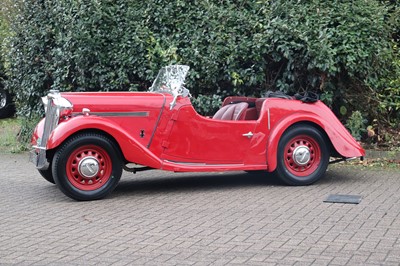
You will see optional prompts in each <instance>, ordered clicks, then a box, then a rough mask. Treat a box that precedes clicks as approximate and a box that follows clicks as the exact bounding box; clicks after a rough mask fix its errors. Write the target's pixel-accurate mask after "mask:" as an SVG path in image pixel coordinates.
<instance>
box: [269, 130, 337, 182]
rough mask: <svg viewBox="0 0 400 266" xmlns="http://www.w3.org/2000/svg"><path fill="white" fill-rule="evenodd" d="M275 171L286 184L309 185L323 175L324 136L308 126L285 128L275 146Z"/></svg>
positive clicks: (326, 156)
mask: <svg viewBox="0 0 400 266" xmlns="http://www.w3.org/2000/svg"><path fill="white" fill-rule="evenodd" d="M277 156H278V157H277V158H278V161H277V168H276V170H275V172H276V174H277V175H278V176H279V177H280V178H281V179H282V180H283V181H284V182H285V183H286V184H289V185H297V186H302V185H310V184H312V183H314V182H316V181H318V180H319V179H320V178H322V176H323V175H324V174H325V172H326V169H327V167H328V163H329V156H330V155H329V149H328V145H327V141H326V140H325V137H324V136H323V135H322V134H321V132H320V131H319V130H318V129H316V128H314V127H311V126H307V125H298V126H294V127H292V128H289V129H288V130H287V131H286V132H285V133H284V134H283V136H282V138H281V139H280V141H279V145H278V154H277Z"/></svg>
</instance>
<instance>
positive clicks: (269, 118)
mask: <svg viewBox="0 0 400 266" xmlns="http://www.w3.org/2000/svg"><path fill="white" fill-rule="evenodd" d="M267 113H268V130H271V117H270V113H269V108H268V109H267Z"/></svg>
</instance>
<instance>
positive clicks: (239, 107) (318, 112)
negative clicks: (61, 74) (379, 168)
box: [31, 65, 365, 200]
mask: <svg viewBox="0 0 400 266" xmlns="http://www.w3.org/2000/svg"><path fill="white" fill-rule="evenodd" d="M188 71H189V67H188V66H182V65H173V66H168V67H165V68H162V69H161V71H160V73H159V74H158V76H157V78H156V80H155V81H154V83H153V85H152V87H151V88H150V89H149V91H148V92H101V93H100V92H99V93H93V92H76V93H60V92H58V91H51V92H50V93H49V94H48V95H47V96H45V97H43V98H42V100H43V102H44V105H45V110H46V116H45V118H44V119H43V120H42V121H41V122H39V124H38V125H37V126H36V129H35V131H34V133H33V136H32V145H33V150H32V152H31V161H32V162H33V163H34V164H35V166H36V168H37V169H38V170H39V173H40V174H41V175H42V176H43V177H44V178H45V179H46V180H47V181H49V182H52V183H55V184H57V186H58V187H59V188H60V190H61V191H62V192H63V193H64V194H65V195H67V196H69V197H71V198H73V199H75V200H95V199H100V198H103V197H105V196H107V195H108V194H109V193H110V192H112V191H113V189H114V188H115V187H116V186H117V184H118V181H119V180H120V177H121V174H122V170H123V169H124V170H127V171H131V172H137V171H143V170H148V169H162V170H167V171H175V172H217V171H218V172H220V171H239V170H243V171H249V172H250V171H256V170H257V171H260V170H263V171H267V172H275V173H276V175H277V176H279V177H280V178H281V179H282V180H283V181H284V182H286V183H287V184H289V185H309V184H312V183H314V182H316V181H317V180H319V179H320V178H321V177H322V176H323V175H324V173H325V171H326V169H327V166H328V164H329V163H330V162H337V161H341V160H347V159H350V158H358V157H360V158H362V157H363V156H364V155H365V152H364V150H363V149H362V148H361V146H360V145H359V144H358V143H357V142H356V141H355V140H354V139H353V138H352V136H351V135H350V134H349V133H348V131H347V130H346V129H345V128H344V127H343V125H342V124H341V123H340V122H339V121H338V119H337V118H336V117H335V115H334V114H333V113H332V112H331V111H330V109H329V108H328V107H326V106H325V105H324V104H323V103H322V102H320V101H315V102H312V103H310V102H305V101H301V100H296V99H293V98H290V99H283V98H251V97H227V98H226V99H225V100H224V102H223V104H222V106H221V108H220V110H219V111H217V112H216V113H215V115H214V116H213V117H205V116H201V115H199V114H198V113H197V112H196V111H195V109H194V108H193V106H192V104H191V102H190V93H189V91H188V90H187V89H186V88H185V87H183V84H184V80H185V77H186V75H187V73H188ZM330 157H335V158H338V159H336V160H330ZM133 164H135V165H134V166H132V165H133Z"/></svg>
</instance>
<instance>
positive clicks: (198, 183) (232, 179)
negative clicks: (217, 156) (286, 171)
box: [112, 171, 285, 196]
mask: <svg viewBox="0 0 400 266" xmlns="http://www.w3.org/2000/svg"><path fill="white" fill-rule="evenodd" d="M158 173H159V175H152V177H146V178H140V177H139V178H135V177H134V178H130V176H129V174H128V175H127V174H125V175H124V177H123V178H122V179H121V181H120V183H119V185H118V187H117V188H116V189H115V190H114V192H113V193H112V194H113V195H114V196H116V195H117V194H125V193H132V194H137V193H146V194H148V193H159V192H165V193H168V192H186V191H208V190H223V189H236V188H245V187H259V186H262V187H264V186H285V184H284V183H283V182H282V181H281V180H280V179H279V178H278V177H277V176H275V175H273V174H271V173H266V172H265V173H260V172H256V173H246V172H229V173H222V174H221V173H204V174H193V173H191V174H188V173H175V174H171V173H168V174H165V175H164V174H163V172H161V171H159V172H157V174H158ZM137 175H140V173H138V174H137Z"/></svg>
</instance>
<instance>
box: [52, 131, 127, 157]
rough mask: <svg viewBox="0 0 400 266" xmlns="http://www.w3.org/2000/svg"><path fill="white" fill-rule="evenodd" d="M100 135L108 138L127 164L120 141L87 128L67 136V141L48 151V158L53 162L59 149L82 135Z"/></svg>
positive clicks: (103, 132) (105, 132) (108, 134)
mask: <svg viewBox="0 0 400 266" xmlns="http://www.w3.org/2000/svg"><path fill="white" fill-rule="evenodd" d="M85 133H88V134H98V135H102V136H104V137H106V138H107V139H109V140H110V141H111V142H112V144H113V145H114V147H115V148H116V151H117V152H118V153H119V155H120V157H121V159H123V161H124V162H127V159H126V158H125V156H124V153H123V152H122V149H121V146H120V144H119V143H118V141H117V140H116V139H115V138H114V137H113V136H112V135H111V134H110V133H108V132H107V131H104V130H100V129H97V128H85V129H81V130H78V131H75V132H74V133H72V134H71V135H69V136H67V137H66V138H65V139H63V140H62V142H60V143H59V144H58V145H57V146H55V147H54V148H51V149H48V150H47V151H46V157H47V159H49V160H52V158H53V157H54V154H55V153H56V152H57V149H58V148H59V147H60V146H61V145H62V144H63V143H66V142H68V141H69V140H70V139H72V138H74V137H75V136H77V135H80V134H85Z"/></svg>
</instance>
